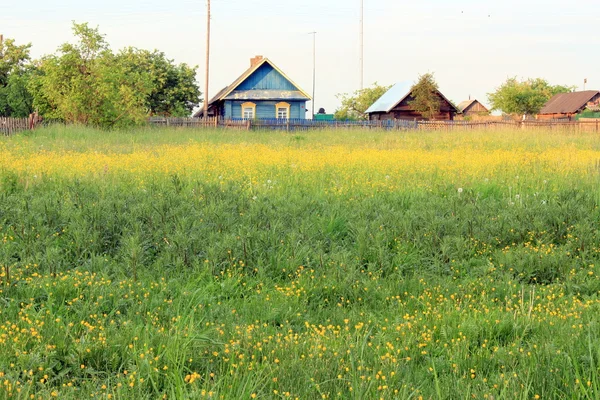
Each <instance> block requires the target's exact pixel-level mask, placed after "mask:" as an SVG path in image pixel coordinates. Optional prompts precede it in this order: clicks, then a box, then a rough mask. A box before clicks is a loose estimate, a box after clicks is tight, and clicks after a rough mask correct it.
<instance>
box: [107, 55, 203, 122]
mask: <svg viewBox="0 0 600 400" xmlns="http://www.w3.org/2000/svg"><path fill="white" fill-rule="evenodd" d="M117 57H118V58H119V60H121V62H123V63H124V64H125V65H128V66H129V67H130V68H131V69H132V70H133V71H147V72H148V74H149V75H150V80H151V84H152V90H151V91H150V94H149V96H148V97H147V99H146V107H147V108H148V109H149V111H150V114H151V115H164V116H175V117H184V116H189V115H190V114H191V113H192V110H193V109H194V107H195V106H197V105H198V104H199V103H200V102H201V101H202V99H201V98H200V95H201V93H200V88H199V87H198V84H197V83H196V68H191V67H189V66H188V65H187V64H179V65H175V64H174V62H173V60H169V59H167V57H166V56H165V54H164V53H162V52H160V51H158V50H154V51H148V50H140V49H136V48H131V47H130V48H127V49H124V50H122V51H121V52H120V53H119V54H118V56H117Z"/></svg>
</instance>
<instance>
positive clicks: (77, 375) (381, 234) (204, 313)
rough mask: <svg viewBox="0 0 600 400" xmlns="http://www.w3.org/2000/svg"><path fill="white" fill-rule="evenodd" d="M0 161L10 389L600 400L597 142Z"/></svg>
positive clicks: (384, 139) (215, 145)
mask: <svg viewBox="0 0 600 400" xmlns="http://www.w3.org/2000/svg"><path fill="white" fill-rule="evenodd" d="M0 155H1V156H2V158H0V240H1V242H0V267H2V268H0V269H1V271H2V273H1V274H0V316H1V318H0V321H2V322H1V323H0V398H9V397H10V398H23V399H25V398H30V396H31V395H33V396H34V398H35V397H41V398H48V397H53V396H54V397H60V398H76V399H80V398H85V397H91V396H93V397H101V398H135V399H142V398H148V399H154V398H161V397H165V398H177V399H179V398H202V397H206V398H208V397H212V398H223V399H233V398H236V399H237V398H301V399H305V398H310V399H312V398H343V399H347V398H354V399H366V398H384V399H392V398H438V399H439V398H447V399H454V398H494V399H499V398H506V399H513V398H540V397H541V398H590V399H591V398H597V397H598V395H599V394H598V365H599V364H598V362H599V360H598V348H599V345H600V341H599V339H598V335H597V333H596V332H597V329H598V317H597V315H598V310H599V309H600V298H599V294H600V279H599V278H598V271H597V268H596V266H597V265H599V262H598V258H599V254H600V245H599V243H600V238H599V235H600V230H599V228H598V220H599V217H600V215H599V214H600V212H599V209H598V205H599V201H600V196H599V191H598V187H599V186H598V183H599V182H598V180H599V171H598V168H597V162H598V161H597V160H599V159H600V149H599V147H598V144H597V140H596V138H595V137H594V136H591V135H589V136H574V135H567V134H557V133H550V134H548V135H540V134H539V133H536V134H532V133H523V132H511V131H506V132H452V133H433V132H432V133H422V132H419V133H416V132H410V133H404V132H403V133H398V132H393V133H382V132H358V131H348V132H339V131H324V132H308V133H302V134H291V135H290V134H282V133H278V132H228V131H187V130H158V129H157V130H140V131H132V132H99V131H95V130H89V129H80V128H77V129H74V128H71V129H66V128H48V129H45V130H39V131H35V132H34V133H32V134H30V135H22V136H17V137H14V138H10V139H2V141H1V142H0Z"/></svg>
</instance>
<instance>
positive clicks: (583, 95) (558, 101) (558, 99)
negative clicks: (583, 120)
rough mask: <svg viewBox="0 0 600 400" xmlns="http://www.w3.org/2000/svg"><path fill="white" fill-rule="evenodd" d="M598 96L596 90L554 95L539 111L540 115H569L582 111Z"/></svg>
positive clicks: (598, 93) (599, 93)
mask: <svg viewBox="0 0 600 400" xmlns="http://www.w3.org/2000/svg"><path fill="white" fill-rule="evenodd" d="M598 95H600V92H599V91H597V90H586V91H583V92H572V93H559V94H557V95H554V96H553V97H552V98H551V99H550V100H548V102H547V103H546V105H545V106H544V107H543V108H542V109H541V110H540V114H570V113H573V114H574V113H577V112H580V111H583V109H584V108H585V107H586V106H587V103H588V102H589V101H591V100H592V99H593V98H594V97H596V96H598Z"/></svg>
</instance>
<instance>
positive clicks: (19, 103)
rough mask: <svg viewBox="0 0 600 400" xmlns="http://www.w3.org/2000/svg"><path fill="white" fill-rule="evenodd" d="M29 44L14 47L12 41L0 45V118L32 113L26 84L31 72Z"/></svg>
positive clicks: (8, 40) (24, 115)
mask: <svg viewBox="0 0 600 400" xmlns="http://www.w3.org/2000/svg"><path fill="white" fill-rule="evenodd" d="M30 48H31V44H26V45H20V46H18V45H16V44H15V41H14V40H13V39H6V40H5V41H4V42H3V43H0V116H3V117H26V116H28V115H29V114H30V113H31V112H33V105H32V102H33V99H32V97H31V94H30V93H29V91H28V90H27V84H28V81H29V79H30V77H31V74H32V72H33V69H34V68H33V66H32V64H31V57H30V54H29V51H30Z"/></svg>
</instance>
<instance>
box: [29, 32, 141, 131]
mask: <svg viewBox="0 0 600 400" xmlns="http://www.w3.org/2000/svg"><path fill="white" fill-rule="evenodd" d="M73 33H74V35H75V37H76V38H77V39H78V42H77V43H75V44H71V43H65V44H63V45H62V46H61V47H60V48H59V54H58V55H51V56H46V57H44V58H43V59H42V60H41V61H40V63H39V69H38V71H37V73H36V74H35V76H34V78H33V80H32V82H31V84H30V89H31V91H32V93H33V99H34V106H35V107H37V108H38V109H39V110H40V112H41V114H42V115H44V116H45V117H47V118H50V119H54V120H59V121H64V122H67V123H81V124H89V125H95V126H101V127H118V126H127V125H131V124H136V123H140V122H142V121H143V120H144V119H145V117H146V116H147V115H148V111H147V109H146V107H145V105H146V99H147V97H148V96H149V95H150V93H151V90H152V82H151V79H150V76H149V74H148V72H147V71H144V70H136V69H132V68H130V66H129V65H128V64H127V63H125V62H124V61H123V59H122V58H119V57H117V56H115V55H114V54H113V53H112V52H111V51H110V49H109V47H108V44H107V43H106V41H105V39H104V36H103V35H101V34H100V32H99V31H98V28H90V27H89V26H88V24H76V23H74V24H73Z"/></svg>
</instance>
